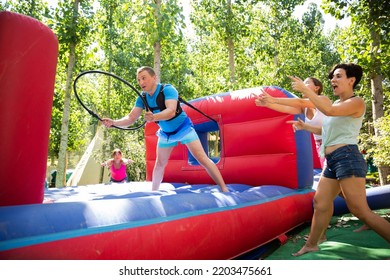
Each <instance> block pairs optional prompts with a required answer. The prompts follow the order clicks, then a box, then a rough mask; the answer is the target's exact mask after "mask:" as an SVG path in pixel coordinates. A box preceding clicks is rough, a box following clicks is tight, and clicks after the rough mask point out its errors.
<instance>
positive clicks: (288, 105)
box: [255, 77, 329, 167]
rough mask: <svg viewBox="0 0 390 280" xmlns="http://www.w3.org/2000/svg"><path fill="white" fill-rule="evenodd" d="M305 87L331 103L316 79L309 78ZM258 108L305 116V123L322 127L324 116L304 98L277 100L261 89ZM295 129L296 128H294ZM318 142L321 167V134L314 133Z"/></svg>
mask: <svg viewBox="0 0 390 280" xmlns="http://www.w3.org/2000/svg"><path fill="white" fill-rule="evenodd" d="M303 83H304V85H305V86H306V87H307V88H309V89H311V90H312V91H313V92H315V93H316V94H317V95H318V96H319V97H320V98H321V99H324V100H326V102H329V98H328V97H326V96H323V95H321V93H322V90H323V86H322V83H321V81H320V80H318V79H316V78H314V77H308V78H306V79H305V80H304V82H303ZM280 99H283V101H282V102H283V104H280V103H281V102H279V101H280ZM255 104H256V105H257V106H262V107H267V108H270V109H273V110H275V111H278V112H282V113H286V114H292V115H295V114H304V115H305V123H306V124H307V125H310V126H313V127H321V126H322V121H323V118H324V114H323V113H322V112H321V111H319V110H317V109H316V107H314V106H313V103H312V102H310V100H309V99H302V98H276V97H272V96H270V95H269V94H268V93H266V92H265V91H263V90H262V89H261V94H260V95H259V96H258V97H257V98H256V99H255ZM294 128H295V127H294ZM313 136H314V140H315V142H316V148H317V153H318V156H319V159H320V163H321V167H323V165H324V161H325V158H324V157H323V156H320V148H321V144H322V136H321V133H319V134H318V133H313Z"/></svg>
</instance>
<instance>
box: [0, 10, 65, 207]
mask: <svg viewBox="0 0 390 280" xmlns="http://www.w3.org/2000/svg"><path fill="white" fill-rule="evenodd" d="M57 57H58V41H57V38H56V36H55V35H54V33H53V32H52V31H51V30H50V29H49V28H48V27H47V26H45V25H43V24H42V23H41V22H39V21H37V20H35V19H33V18H31V17H28V16H25V15H20V14H16V13H12V12H6V11H3V12H0V206H6V205H20V204H31V203H41V202H42V201H43V193H44V183H45V177H46V167H47V165H46V164H47V154H48V143H49V133H50V120H51V112H52V103H53V93H54V81H55V74H56V66H57Z"/></svg>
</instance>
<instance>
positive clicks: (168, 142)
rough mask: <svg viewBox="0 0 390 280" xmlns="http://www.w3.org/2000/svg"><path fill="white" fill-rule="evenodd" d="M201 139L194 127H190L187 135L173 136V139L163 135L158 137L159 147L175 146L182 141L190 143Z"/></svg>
mask: <svg viewBox="0 0 390 280" xmlns="http://www.w3.org/2000/svg"><path fill="white" fill-rule="evenodd" d="M195 140H199V136H198V134H197V133H196V131H195V129H194V128H193V127H190V128H189V132H186V134H185V135H183V136H180V138H178V137H172V138H171V139H163V138H162V137H159V138H158V142H157V146H158V147H159V148H169V147H175V146H177V144H178V143H179V142H180V143H182V144H188V143H190V142H192V141H195Z"/></svg>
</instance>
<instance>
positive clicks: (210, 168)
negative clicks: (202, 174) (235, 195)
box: [186, 140, 229, 192]
mask: <svg viewBox="0 0 390 280" xmlns="http://www.w3.org/2000/svg"><path fill="white" fill-rule="evenodd" d="M186 145H187V147H188V149H189V150H190V152H191V154H192V155H193V156H194V157H195V159H196V160H197V161H198V162H199V164H201V165H202V166H203V167H204V168H205V169H206V171H207V173H208V174H209V175H210V177H211V178H212V179H213V180H214V182H215V183H216V184H217V185H219V187H220V188H221V190H222V191H223V192H228V191H229V190H228V188H227V187H226V184H225V181H224V180H223V178H222V175H221V172H219V170H218V167H217V166H216V165H215V163H214V162H213V161H212V160H211V159H209V158H208V156H207V155H206V153H205V151H204V150H203V147H202V145H201V143H200V141H199V140H196V141H192V142H190V143H188V144H186Z"/></svg>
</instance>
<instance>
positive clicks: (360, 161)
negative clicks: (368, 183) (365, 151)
mask: <svg viewBox="0 0 390 280" xmlns="http://www.w3.org/2000/svg"><path fill="white" fill-rule="evenodd" d="M325 158H326V166H325V168H324V172H323V174H322V175H323V176H324V177H325V178H329V179H337V180H341V179H345V178H350V177H352V176H355V177H361V178H366V175H367V163H366V161H365V160H364V158H363V155H362V154H361V153H360V151H359V148H358V146H357V145H346V146H342V147H340V148H338V149H336V150H335V151H333V152H331V153H330V154H328V155H326V156H325Z"/></svg>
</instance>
